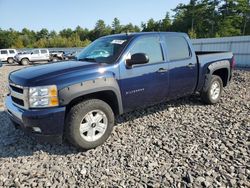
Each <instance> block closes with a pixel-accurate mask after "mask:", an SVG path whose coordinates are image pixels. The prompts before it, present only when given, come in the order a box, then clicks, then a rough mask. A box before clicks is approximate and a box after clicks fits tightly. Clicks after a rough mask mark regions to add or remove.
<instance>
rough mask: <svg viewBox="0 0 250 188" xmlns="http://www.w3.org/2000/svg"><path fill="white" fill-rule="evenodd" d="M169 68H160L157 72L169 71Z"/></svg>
mask: <svg viewBox="0 0 250 188" xmlns="http://www.w3.org/2000/svg"><path fill="white" fill-rule="evenodd" d="M167 71H168V69H165V68H159V70H158V71H157V72H159V73H164V72H167Z"/></svg>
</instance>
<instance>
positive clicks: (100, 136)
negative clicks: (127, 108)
mask: <svg viewBox="0 0 250 188" xmlns="http://www.w3.org/2000/svg"><path fill="white" fill-rule="evenodd" d="M113 125H114V113H113V111H112V109H111V107H110V106H109V105H108V104H107V103H106V102H104V101H102V100H99V99H90V100H86V101H83V102H81V103H79V104H77V105H75V106H73V107H72V108H71V109H70V111H69V113H68V115H67V119H66V132H65V134H66V137H67V139H68V140H69V142H71V143H72V144H73V145H75V146H76V147H78V148H82V149H92V148H95V147H97V146H99V145H101V144H103V143H104V142H105V141H106V140H107V138H108V137H109V136H110V134H111V132H112V129H113Z"/></svg>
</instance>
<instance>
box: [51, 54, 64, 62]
mask: <svg viewBox="0 0 250 188" xmlns="http://www.w3.org/2000/svg"><path fill="white" fill-rule="evenodd" d="M64 54H65V52H64V51H50V61H54V62H55V61H62V60H64V59H65V58H64Z"/></svg>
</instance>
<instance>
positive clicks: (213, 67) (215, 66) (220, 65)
mask: <svg viewBox="0 0 250 188" xmlns="http://www.w3.org/2000/svg"><path fill="white" fill-rule="evenodd" d="M207 69H208V71H207V73H206V75H205V81H204V85H203V88H202V91H203V92H206V91H207V90H208V87H209V83H210V80H211V78H212V75H213V73H214V72H215V71H217V70H219V69H227V71H228V74H229V73H230V62H229V60H223V61H216V62H213V63H211V64H210V65H209V66H208V68H207ZM229 77H230V76H229V75H228V77H227V79H228V80H227V82H228V81H229Z"/></svg>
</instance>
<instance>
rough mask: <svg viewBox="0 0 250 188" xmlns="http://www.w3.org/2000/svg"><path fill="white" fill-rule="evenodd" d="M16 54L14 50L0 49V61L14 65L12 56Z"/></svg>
mask: <svg viewBox="0 0 250 188" xmlns="http://www.w3.org/2000/svg"><path fill="white" fill-rule="evenodd" d="M16 54H17V51H16V49H0V61H7V62H8V63H10V64H11V63H14V56H15V55H16Z"/></svg>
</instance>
